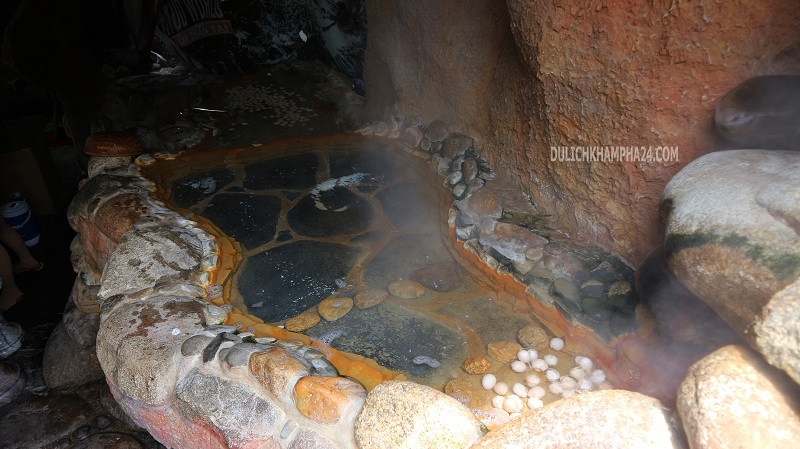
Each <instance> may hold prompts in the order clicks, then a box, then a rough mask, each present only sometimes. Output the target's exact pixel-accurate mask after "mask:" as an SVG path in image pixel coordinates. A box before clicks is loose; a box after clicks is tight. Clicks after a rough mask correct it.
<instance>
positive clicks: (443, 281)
mask: <svg viewBox="0 0 800 449" xmlns="http://www.w3.org/2000/svg"><path fill="white" fill-rule="evenodd" d="M411 279H413V280H415V281H417V282H419V283H420V284H422V285H423V286H424V287H427V288H429V289H431V290H436V291H437V292H451V291H453V290H455V289H457V288H458V287H459V286H460V285H461V283H462V282H464V272H463V270H462V268H461V267H460V266H459V265H458V264H457V263H455V262H439V263H436V264H433V265H428V266H427V267H424V268H420V269H419V270H417V271H415V272H413V273H412V274H411Z"/></svg>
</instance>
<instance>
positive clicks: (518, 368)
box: [481, 338, 606, 414]
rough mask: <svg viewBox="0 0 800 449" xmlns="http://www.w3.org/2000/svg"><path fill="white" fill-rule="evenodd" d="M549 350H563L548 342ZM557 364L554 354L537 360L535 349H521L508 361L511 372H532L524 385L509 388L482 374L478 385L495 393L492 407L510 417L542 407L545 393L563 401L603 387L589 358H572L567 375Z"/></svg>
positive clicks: (602, 379)
mask: <svg viewBox="0 0 800 449" xmlns="http://www.w3.org/2000/svg"><path fill="white" fill-rule="evenodd" d="M550 348H551V349H552V350H553V351H556V352H557V351H561V350H562V349H564V340H562V339H560V338H553V339H551V340H550ZM558 361H559V360H558V356H557V355H555V354H545V355H543V356H542V357H539V353H538V351H536V350H535V349H521V350H520V351H519V352H518V353H517V358H516V359H515V360H514V361H512V362H511V370H512V371H514V372H515V373H525V372H526V371H528V370H532V371H534V372H533V373H531V374H528V375H527V376H526V377H525V381H524V382H518V383H515V384H514V385H512V386H511V387H509V386H508V384H507V383H506V382H501V381H498V380H497V376H495V375H494V374H486V375H484V376H483V379H481V386H482V387H483V388H484V389H485V390H491V391H494V393H495V394H496V396H494V398H492V406H494V407H495V408H499V409H502V410H505V411H506V412H508V413H511V414H514V413H520V412H521V411H522V409H523V408H524V407H525V406H526V405H527V407H528V408H530V409H536V408H540V407H543V406H544V402H542V398H544V396H545V394H547V391H550V393H552V394H555V395H558V396H561V397H564V398H567V397H570V396H573V395H575V394H578V393H583V392H586V391H592V390H595V389H598V388H604V387H605V385H606V382H605V381H606V373H605V372H604V371H603V370H602V369H593V368H594V363H593V362H592V360H591V359H590V358H588V357H585V356H581V355H579V356H576V357H575V365H574V366H573V367H572V368H570V370H569V373H568V374H564V375H562V374H561V373H560V372H559V371H558V369H556V365H558ZM540 373H544V377H545V379H546V380H547V382H548V384H547V389H546V390H545V386H543V384H542V379H541V378H540V377H539V376H540ZM509 393H510V394H509Z"/></svg>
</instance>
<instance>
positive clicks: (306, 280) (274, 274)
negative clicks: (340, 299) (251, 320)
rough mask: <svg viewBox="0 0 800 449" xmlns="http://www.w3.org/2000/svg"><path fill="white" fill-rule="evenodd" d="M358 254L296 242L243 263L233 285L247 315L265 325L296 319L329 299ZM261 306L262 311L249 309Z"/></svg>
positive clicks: (347, 249) (337, 247)
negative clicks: (336, 281)
mask: <svg viewBox="0 0 800 449" xmlns="http://www.w3.org/2000/svg"><path fill="white" fill-rule="evenodd" d="M361 252H362V250H361V249H357V248H353V247H349V246H345V245H340V244H336V243H322V242H313V241H307V240H306V241H297V242H292V243H288V244H286V245H282V246H279V247H277V248H272V249H270V250H267V251H264V252H262V253H259V254H256V255H254V256H251V257H249V258H248V259H247V261H246V262H245V265H244V269H243V270H242V273H241V275H239V279H238V281H237V284H238V289H239V293H241V295H242V297H243V298H244V303H245V305H246V306H247V307H248V308H250V313H252V314H253V315H256V316H258V317H259V318H261V319H263V320H264V321H266V322H275V321H280V320H284V319H286V318H289V317H293V316H296V315H298V314H300V313H301V312H303V311H305V310H308V309H309V308H311V307H313V306H315V305H316V304H318V303H319V302H320V301H322V300H323V299H325V298H327V297H328V296H330V294H331V293H333V291H334V290H335V289H336V284H335V283H334V280H335V279H338V278H343V277H345V276H346V275H347V273H348V272H349V271H350V269H351V268H352V267H353V265H354V264H355V262H356V261H357V260H358V258H359V256H360V255H361ZM260 302H263V307H257V308H256V307H252V305H253V304H258V303H260Z"/></svg>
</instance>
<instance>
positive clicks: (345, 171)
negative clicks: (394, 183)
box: [328, 148, 400, 182]
mask: <svg viewBox="0 0 800 449" xmlns="http://www.w3.org/2000/svg"><path fill="white" fill-rule="evenodd" d="M328 161H329V162H328V165H329V166H330V174H331V178H341V177H343V176H349V175H353V174H356V173H363V174H365V175H366V179H367V180H368V182H387V181H391V180H394V179H396V178H397V177H398V176H399V174H400V170H399V169H398V166H397V162H395V161H394V160H392V156H391V153H390V151H389V150H387V149H385V148H374V149H369V150H345V151H331V152H329V153H328Z"/></svg>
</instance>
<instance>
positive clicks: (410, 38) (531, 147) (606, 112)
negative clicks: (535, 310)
mask: <svg viewBox="0 0 800 449" xmlns="http://www.w3.org/2000/svg"><path fill="white" fill-rule="evenodd" d="M798 20H800V4H797V3H796V2H791V1H783V0H774V1H770V2H763V3H761V4H759V5H756V6H754V5H749V4H745V3H742V2H735V3H726V4H725V7H724V8H723V6H722V4H718V3H715V2H696V3H691V4H687V3H679V2H674V1H673V2H668V1H659V2H655V4H648V5H632V4H624V5H623V4H616V3H615V2H612V4H609V2H605V1H603V2H601V1H585V0H584V1H578V0H568V1H563V0H559V1H556V0H550V1H546V2H532V1H524V0H508V1H507V2H503V1H499V0H468V1H455V0H435V1H425V2H423V1H418V0H411V1H406V2H378V1H373V0H368V1H367V21H368V24H369V36H368V48H367V55H366V61H365V68H366V69H365V70H366V71H365V82H366V84H367V105H366V108H365V114H366V118H367V119H370V118H371V119H384V118H385V116H386V114H387V113H388V112H389V111H392V108H394V109H393V111H394V114H395V115H396V116H398V117H414V116H419V117H420V119H421V122H423V123H429V122H432V121H434V120H443V121H445V122H446V123H451V124H454V125H453V126H454V127H457V128H458V129H456V130H455V131H460V132H463V133H465V134H468V135H470V136H473V137H475V138H476V141H477V142H476V146H477V147H478V148H479V151H480V152H481V153H482V154H484V155H485V156H486V157H487V159H488V160H489V162H490V163H491V165H492V166H493V167H494V168H495V170H496V172H497V173H498V176H499V177H504V178H506V179H507V180H508V181H510V182H513V183H514V184H516V185H517V186H518V187H519V188H520V189H521V190H522V191H523V192H526V193H527V194H529V195H530V197H531V200H532V201H533V203H534V204H535V206H536V207H537V208H538V210H539V211H540V213H541V214H543V215H547V216H548V220H549V222H548V225H549V226H550V227H553V228H557V229H560V230H562V231H564V232H566V233H567V234H569V235H570V236H571V237H573V238H575V239H579V240H585V241H589V242H593V243H595V244H598V245H600V246H602V247H603V248H605V249H607V250H609V251H612V252H615V253H619V254H620V255H621V256H623V257H624V258H626V259H627V260H628V261H629V262H630V263H632V264H634V265H638V263H639V262H641V261H642V260H643V259H644V256H645V255H646V254H647V252H648V251H649V250H650V249H652V248H653V247H655V246H657V244H658V243H659V241H660V239H661V238H662V235H661V234H660V232H659V229H658V221H659V217H658V212H657V211H658V208H657V204H658V199H659V196H660V194H661V191H662V189H663V187H664V185H665V184H666V183H667V181H668V180H669V179H670V178H671V177H672V175H674V174H675V173H676V172H677V171H678V170H680V169H681V168H682V167H683V166H685V165H686V164H687V163H688V162H690V161H691V160H693V159H695V158H696V157H698V156H700V155H703V154H705V153H708V152H710V151H713V150H718V149H725V148H727V147H728V144H727V143H725V142H724V141H722V140H721V139H719V138H718V137H717V136H716V135H715V134H714V132H713V130H712V128H713V109H714V107H715V105H716V103H717V101H718V100H719V99H720V98H721V97H722V96H723V95H724V94H725V93H726V92H727V91H728V90H730V89H731V88H733V87H734V86H735V85H736V84H738V83H739V82H741V81H742V80H744V79H746V78H748V77H750V76H754V75H759V74H767V73H793V72H797V71H798V68H800V64H798V57H797V53H798V44H800V38H798V35H797V33H796V24H797V23H798ZM451 131H452V130H451ZM590 145H591V146H607V145H609V146H610V145H613V146H648V147H649V146H652V147H657V146H663V145H666V146H674V147H678V158H679V159H678V161H670V162H641V161H639V162H634V161H625V162H616V161H615V162H591V163H590V162H568V161H558V160H556V161H553V160H551V147H553V146H590Z"/></svg>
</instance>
